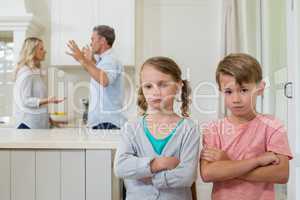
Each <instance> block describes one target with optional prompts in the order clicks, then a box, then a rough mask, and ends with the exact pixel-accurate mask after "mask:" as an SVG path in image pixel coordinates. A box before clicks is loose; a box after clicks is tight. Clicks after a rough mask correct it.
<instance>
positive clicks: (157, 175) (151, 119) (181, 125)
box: [115, 57, 199, 200]
mask: <svg viewBox="0 0 300 200" xmlns="http://www.w3.org/2000/svg"><path fill="white" fill-rule="evenodd" d="M140 84H141V87H140V88H139V98H138V105H139V107H140V109H141V112H142V116H141V117H139V118H138V120H137V121H136V122H133V123H127V124H126V125H125V126H124V127H123V128H122V130H121V142H120V146H119V148H118V150H117V154H116V158H115V174H116V176H118V177H120V178H123V179H124V182H125V186H126V192H127V193H126V196H127V198H126V199H128V200H131V199H138V200H140V199H178V200H179V199H180V200H184V199H192V192H191V185H192V184H193V182H194V181H195V180H196V175H197V172H196V170H197V157H198V149H199V132H198V131H197V129H196V125H195V124H194V123H193V122H192V120H190V119H188V116H189V114H188V109H189V103H190V92H191V91H190V88H189V85H188V82H187V81H186V80H182V79H181V70H180V69H179V67H178V65H177V64H176V63H175V62H174V61H173V60H171V59H169V58H166V57H154V58H150V59H148V60H147V61H146V62H145V63H144V64H143V65H142V67H141V71H140ZM180 93H181V95H180V97H181V99H180V101H181V116H179V115H178V114H176V113H175V111H174V109H173V107H174V101H175V97H176V96H178V94H180Z"/></svg>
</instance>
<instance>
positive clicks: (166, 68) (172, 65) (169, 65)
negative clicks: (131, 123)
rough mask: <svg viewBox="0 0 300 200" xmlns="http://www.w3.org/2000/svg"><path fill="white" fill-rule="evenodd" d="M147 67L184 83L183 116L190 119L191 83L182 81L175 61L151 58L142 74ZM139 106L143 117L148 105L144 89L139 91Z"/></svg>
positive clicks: (181, 108)
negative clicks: (151, 67)
mask: <svg viewBox="0 0 300 200" xmlns="http://www.w3.org/2000/svg"><path fill="white" fill-rule="evenodd" d="M145 65H151V66H153V67H154V68H155V69H157V70H158V71H160V72H162V73H164V74H168V75H170V76H171V77H172V78H173V80H174V81H176V82H179V81H181V82H182V84H183V85H182V88H181V90H182V91H181V102H182V104H181V107H180V110H181V115H182V116H183V117H189V105H190V103H191V98H190V96H191V88H190V85H189V82H188V81H187V80H182V78H181V74H182V73H181V70H180V68H179V66H178V65H177V64H176V62H175V61H173V60H172V59H170V58H167V57H153V58H149V59H148V60H146V61H145V62H144V64H143V65H142V67H141V70H140V72H142V70H143V68H144V66H145ZM137 104H138V106H139V108H140V111H141V112H140V113H141V114H142V115H143V114H145V113H146V111H147V108H148V105H147V102H146V98H145V96H144V94H143V90H142V87H141V86H140V87H139V90H138V101H137Z"/></svg>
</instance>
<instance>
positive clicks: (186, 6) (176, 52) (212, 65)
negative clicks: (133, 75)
mask: <svg viewBox="0 0 300 200" xmlns="http://www.w3.org/2000/svg"><path fill="white" fill-rule="evenodd" d="M136 2H137V4H138V5H137V6H136V7H137V18H136V20H137V22H136V24H137V34H136V35H137V50H136V52H137V53H136V58H137V62H136V63H137V64H138V66H140V65H141V63H142V62H143V61H144V60H146V59H147V58H149V57H151V56H158V55H161V56H168V57H171V58H173V59H174V60H175V61H176V62H177V63H178V64H179V65H180V66H181V68H182V70H183V73H184V78H188V79H189V80H190V82H191V85H192V88H193V90H194V92H193V95H194V97H196V96H197V95H211V94H216V92H217V91H215V90H214V89H213V88H212V87H211V86H210V84H213V85H214V84H215V78H214V77H215V69H216V66H217V62H218V60H219V58H220V46H221V45H220V44H221V4H222V1H220V0H201V1H199V0H185V1H183V0H151V1H147V0H144V1H136ZM193 100H194V101H193V106H192V116H193V117H194V118H195V119H199V120H207V119H208V118H211V117H216V116H217V113H216V112H217V110H218V109H217V99H216V98H215V99H214V98H205V97H203V96H202V97H200V98H197V99H193ZM207 110H209V111H215V112H212V113H210V114H207V113H206V111H207Z"/></svg>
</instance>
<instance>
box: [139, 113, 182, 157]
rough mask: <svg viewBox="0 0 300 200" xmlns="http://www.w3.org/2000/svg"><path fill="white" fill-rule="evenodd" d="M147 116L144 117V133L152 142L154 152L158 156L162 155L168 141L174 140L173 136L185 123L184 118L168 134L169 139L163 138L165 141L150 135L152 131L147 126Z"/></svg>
mask: <svg viewBox="0 0 300 200" xmlns="http://www.w3.org/2000/svg"><path fill="white" fill-rule="evenodd" d="M145 118H146V115H145V116H144V117H143V128H144V132H145V134H146V136H147V138H148V140H149V141H150V143H151V145H152V147H153V149H154V151H155V152H156V153H157V154H158V155H161V152H162V151H163V149H164V148H165V146H166V144H167V143H168V141H169V140H170V139H171V138H172V136H173V135H174V133H175V132H176V129H177V127H178V126H179V125H180V124H181V123H182V122H183V120H184V118H182V119H181V120H180V121H179V122H178V123H177V125H176V127H175V128H174V129H173V130H172V131H171V132H170V133H169V134H168V136H167V137H165V138H163V139H157V138H155V137H153V135H152V134H151V133H150V130H149V128H148V126H147V122H146V119H145Z"/></svg>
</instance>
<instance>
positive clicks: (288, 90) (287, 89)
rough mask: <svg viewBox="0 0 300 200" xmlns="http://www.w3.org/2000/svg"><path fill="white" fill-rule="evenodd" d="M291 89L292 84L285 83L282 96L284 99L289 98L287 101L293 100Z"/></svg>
mask: <svg viewBox="0 0 300 200" xmlns="http://www.w3.org/2000/svg"><path fill="white" fill-rule="evenodd" d="M289 86H290V87H289ZM292 87H293V83H292V82H287V83H285V84H284V96H285V97H286V98H289V99H292V98H293V92H292Z"/></svg>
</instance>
